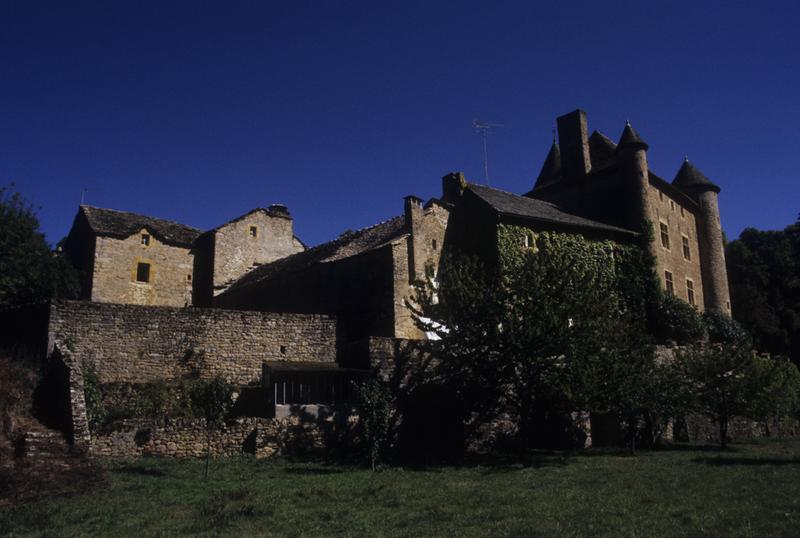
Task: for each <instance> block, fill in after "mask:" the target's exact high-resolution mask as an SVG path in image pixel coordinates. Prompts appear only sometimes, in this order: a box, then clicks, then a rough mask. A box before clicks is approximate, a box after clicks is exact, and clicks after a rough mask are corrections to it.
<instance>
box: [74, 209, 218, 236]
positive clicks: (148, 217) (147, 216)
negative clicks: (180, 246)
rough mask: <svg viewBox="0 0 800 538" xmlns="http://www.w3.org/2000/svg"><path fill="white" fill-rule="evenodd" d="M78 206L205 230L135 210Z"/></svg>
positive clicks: (199, 230)
mask: <svg viewBox="0 0 800 538" xmlns="http://www.w3.org/2000/svg"><path fill="white" fill-rule="evenodd" d="M78 207H79V208H80V209H99V210H100V211H111V212H113V213H125V214H127V215H134V216H136V217H144V218H146V219H151V220H160V221H161V222H167V223H169V224H177V225H178V226H183V227H184V228H191V229H192V230H196V231H198V232H202V231H203V230H202V229H201V228H195V227H194V226H191V225H189V224H184V223H182V222H178V221H177V220H170V219H165V218H161V217H153V216H150V215H144V214H142V213H134V212H133V211H125V210H123V209H112V208H110V207H99V206H94V205H88V204H80V205H79V206H78Z"/></svg>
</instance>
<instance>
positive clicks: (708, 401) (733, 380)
mask: <svg viewBox="0 0 800 538" xmlns="http://www.w3.org/2000/svg"><path fill="white" fill-rule="evenodd" d="M679 364H680V366H681V368H682V370H683V373H684V375H685V376H686V380H687V382H688V385H689V389H690V391H691V394H692V396H693V400H692V402H691V407H692V408H693V409H694V410H695V411H697V412H699V413H702V414H704V415H706V416H708V417H709V418H711V419H712V420H714V421H715V422H717V424H718V425H719V431H720V445H721V446H722V447H723V448H724V447H725V444H726V442H727V432H728V422H729V421H730V419H732V418H733V417H749V418H752V419H756V420H761V419H764V418H766V417H768V416H784V415H785V414H787V413H790V412H793V411H794V410H796V407H797V397H798V390H800V375H798V373H797V368H796V367H795V366H794V365H793V364H790V363H788V362H787V361H782V360H775V359H772V358H771V357H765V356H762V357H759V356H758V355H756V354H755V353H754V352H752V351H751V350H749V349H748V348H742V347H736V346H733V345H730V344H710V345H703V344H698V345H695V346H694V347H692V348H691V349H689V350H688V351H686V352H683V353H681V354H679Z"/></svg>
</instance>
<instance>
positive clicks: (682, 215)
mask: <svg viewBox="0 0 800 538" xmlns="http://www.w3.org/2000/svg"><path fill="white" fill-rule="evenodd" d="M685 216H686V213H685V212H684V211H683V206H681V217H685Z"/></svg>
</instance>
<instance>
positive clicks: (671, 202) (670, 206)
mask: <svg viewBox="0 0 800 538" xmlns="http://www.w3.org/2000/svg"><path fill="white" fill-rule="evenodd" d="M669 208H670V209H671V210H672V211H675V202H673V201H672V200H670V201H669Z"/></svg>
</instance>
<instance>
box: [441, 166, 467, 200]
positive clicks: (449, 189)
mask: <svg viewBox="0 0 800 538" xmlns="http://www.w3.org/2000/svg"><path fill="white" fill-rule="evenodd" d="M466 186H467V180H466V179H464V174H463V173H462V172H451V173H449V174H447V175H446V176H444V177H443V178H442V201H444V202H448V203H451V204H453V203H455V202H456V200H458V199H459V198H461V193H462V192H464V188H466Z"/></svg>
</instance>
